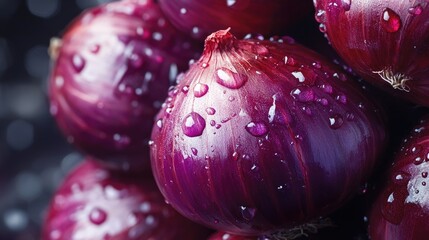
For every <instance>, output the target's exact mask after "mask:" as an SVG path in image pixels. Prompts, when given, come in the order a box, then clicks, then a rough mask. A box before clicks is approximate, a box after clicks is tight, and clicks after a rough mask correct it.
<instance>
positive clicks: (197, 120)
mask: <svg viewBox="0 0 429 240" xmlns="http://www.w3.org/2000/svg"><path fill="white" fill-rule="evenodd" d="M205 127H206V121H205V120H204V118H203V117H202V116H201V115H200V114H198V113H196V112H191V113H189V114H188V115H186V117H185V119H184V121H183V123H182V131H183V133H184V134H185V135H186V136H188V137H197V136H201V134H203V131H204V129H205Z"/></svg>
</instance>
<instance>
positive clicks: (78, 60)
mask: <svg viewBox="0 0 429 240" xmlns="http://www.w3.org/2000/svg"><path fill="white" fill-rule="evenodd" d="M72 65H73V68H74V70H75V71H76V72H78V73H80V72H82V70H83V68H84V67H85V59H84V58H83V57H82V56H81V55H79V54H75V55H73V58H72Z"/></svg>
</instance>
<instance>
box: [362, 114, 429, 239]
mask: <svg viewBox="0 0 429 240" xmlns="http://www.w3.org/2000/svg"><path fill="white" fill-rule="evenodd" d="M428 120H429V116H426V117H425V118H424V119H423V120H422V121H421V123H420V124H419V125H417V126H416V127H415V128H414V129H413V131H412V134H411V135H410V136H409V137H408V138H407V139H406V140H405V141H404V142H403V145H402V147H401V149H400V151H399V152H398V153H397V155H396V157H395V161H394V164H393V166H392V167H391V169H390V170H389V172H388V179H387V181H386V183H385V186H384V187H383V189H381V191H380V194H379V196H378V198H377V200H376V201H375V203H374V205H373V208H372V210H371V215H370V222H369V224H370V225H369V232H370V236H371V239H372V240H381V239H386V240H387V239H389V240H399V239H410V240H420V239H421V240H423V239H427V237H428V235H429V222H428V221H427V219H428V217H429V198H428V196H429V191H428V186H427V184H428V180H427V179H428V172H429V155H428V154H429V153H428V149H429V121H428Z"/></svg>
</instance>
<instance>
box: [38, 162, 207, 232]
mask: <svg viewBox="0 0 429 240" xmlns="http://www.w3.org/2000/svg"><path fill="white" fill-rule="evenodd" d="M209 233H210V232H209V230H207V229H206V228H204V227H202V226H200V225H197V224H196V223H193V222H191V221H189V220H187V219H186V218H184V217H183V216H181V215H180V214H178V213H177V212H176V211H175V210H174V209H173V208H172V207H170V206H169V205H167V204H166V203H165V201H164V198H163V196H162V195H161V193H160V192H159V190H158V189H157V186H156V184H155V182H154V181H153V179H152V178H149V177H146V176H144V177H142V176H141V175H140V176H137V175H131V174H129V173H128V174H123V175H121V173H118V172H115V173H114V172H109V171H108V170H105V169H104V168H102V167H101V166H100V165H99V163H97V162H94V161H91V160H90V159H86V161H84V162H82V163H81V164H80V165H79V166H78V167H77V168H76V169H75V170H73V171H72V172H71V173H69V175H68V176H67V177H66V179H65V181H64V182H63V183H62V184H61V186H60V187H59V189H58V190H57V192H56V194H55V195H54V198H53V200H52V202H51V205H50V207H49V209H48V212H47V217H46V221H45V223H44V227H43V235H42V239H43V240H59V239H82V240H83V239H85V240H100V239H112V240H113V239H117V240H127V239H130V240H131V239H163V240H164V239H165V240H169V239H171V240H173V239H174V240H176V239H204V238H205V237H207V236H208V234H209Z"/></svg>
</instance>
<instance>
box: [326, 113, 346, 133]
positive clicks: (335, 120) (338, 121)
mask: <svg viewBox="0 0 429 240" xmlns="http://www.w3.org/2000/svg"><path fill="white" fill-rule="evenodd" d="M343 123H344V120H343V117H342V116H341V115H340V114H335V115H334V116H332V117H330V118H329V126H330V127H331V128H332V129H338V128H340V127H341V126H342V125H343Z"/></svg>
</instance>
